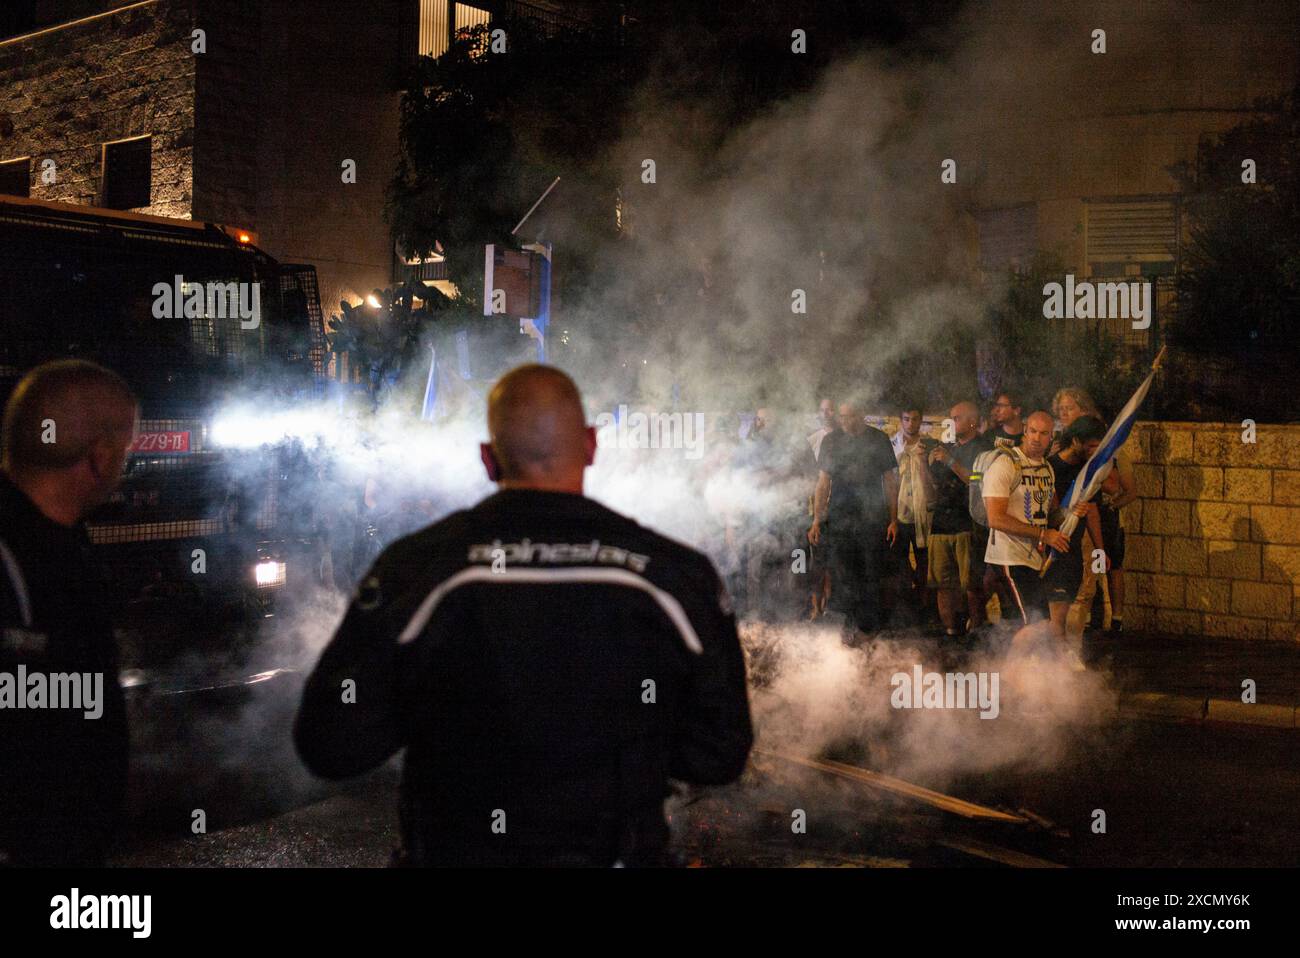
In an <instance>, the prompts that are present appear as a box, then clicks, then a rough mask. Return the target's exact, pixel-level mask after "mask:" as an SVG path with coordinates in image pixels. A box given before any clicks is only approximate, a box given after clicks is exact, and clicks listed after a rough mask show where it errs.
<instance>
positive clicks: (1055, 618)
mask: <svg viewBox="0 0 1300 958" xmlns="http://www.w3.org/2000/svg"><path fill="white" fill-rule="evenodd" d="M1105 435H1106V424H1105V423H1104V422H1102V421H1101V420H1100V419H1098V418H1096V417H1095V416H1080V417H1079V418H1078V419H1076V420H1075V421H1074V422H1072V423H1071V424H1070V426H1069V427H1068V428H1067V429H1066V430H1065V431H1064V432H1063V433H1062V434H1061V451H1060V452H1059V453H1057V454H1056V455H1055V456H1051V457H1050V458H1049V459H1048V460H1047V462H1048V464H1049V465H1050V466H1051V467H1052V472H1053V473H1054V474H1055V476H1056V496H1057V504H1058V506H1059V503H1060V502H1062V501H1064V500H1065V499H1066V497H1067V496H1068V495H1069V492H1070V486H1071V484H1072V483H1073V482H1074V481H1075V479H1076V478H1078V475H1079V473H1080V472H1081V471H1082V470H1083V467H1084V466H1085V465H1087V462H1088V459H1089V458H1090V457H1091V456H1092V454H1093V453H1094V452H1096V451H1097V447H1098V446H1100V445H1101V440H1102V439H1103V438H1105ZM1058 522H1059V519H1058ZM1085 529H1088V530H1090V531H1091V532H1092V533H1093V535H1094V536H1096V538H1094V539H1093V542H1100V541H1101V539H1100V538H1099V537H1100V534H1101V522H1100V519H1099V517H1098V514H1097V506H1096V504H1094V503H1088V504H1087V512H1086V515H1085V516H1084V517H1083V521H1081V522H1079V523H1078V525H1076V526H1075V527H1074V531H1073V532H1072V533H1071V534H1070V551H1069V552H1067V553H1066V554H1065V555H1058V556H1056V557H1055V558H1054V559H1053V561H1052V564H1051V566H1050V567H1049V568H1048V570H1047V573H1046V574H1045V575H1044V576H1043V585H1044V586H1045V587H1046V590H1047V602H1048V609H1049V610H1050V612H1051V616H1052V622H1053V623H1054V624H1055V625H1056V626H1057V628H1058V629H1059V630H1060V631H1061V633H1062V634H1064V633H1065V625H1066V617H1067V616H1068V615H1069V611H1070V603H1072V602H1073V601H1074V599H1075V596H1077V595H1078V593H1079V586H1080V584H1082V582H1083V563H1084V561H1085V558H1086V557H1085V556H1084V554H1083V533H1084V530H1085Z"/></svg>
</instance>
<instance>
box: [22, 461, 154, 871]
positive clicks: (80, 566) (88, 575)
mask: <svg viewBox="0 0 1300 958" xmlns="http://www.w3.org/2000/svg"><path fill="white" fill-rule="evenodd" d="M0 673H2V676H3V677H0V683H3V687H0V863H3V862H4V861H5V860H7V861H8V862H9V863H10V864H11V865H97V864H102V863H103V860H104V857H105V855H106V853H107V851H108V849H109V846H110V844H111V840H112V838H113V833H114V831H115V830H116V828H117V827H118V825H119V823H120V819H121V815H122V806H123V802H124V800H125V795H126V783H127V764H128V759H127V755H128V747H129V736H128V733H127V717H126V700H125V697H124V696H123V693H122V688H121V686H120V685H119V683H118V655H117V644H116V642H115V641H114V638H113V627H112V623H111V621H110V619H109V614H108V602H107V596H106V594H105V592H104V590H103V586H102V582H101V579H100V570H99V568H98V566H97V565H96V563H95V562H94V561H93V560H92V558H91V555H90V542H89V540H88V539H87V538H86V532H85V529H84V528H83V527H82V526H81V525H77V526H75V527H72V528H68V527H65V526H61V525H59V524H58V523H55V522H53V521H52V520H50V519H48V518H47V517H46V516H45V515H44V514H43V513H41V511H40V510H39V509H37V507H36V506H35V504H33V503H32V501H31V500H30V499H29V498H27V496H26V495H24V494H23V492H22V491H21V490H19V489H18V488H17V487H16V486H15V485H14V484H13V482H11V481H10V480H9V478H8V477H6V476H3V475H0ZM37 675H39V676H41V677H43V681H44V682H45V683H46V684H47V687H48V688H53V686H54V683H55V682H56V681H60V684H61V681H62V680H56V678H55V676H61V677H64V678H65V679H66V678H69V677H72V676H74V675H81V676H87V675H90V676H93V675H99V676H101V679H100V681H101V682H102V685H101V694H102V701H101V702H100V703H98V704H99V709H98V713H99V714H98V717H94V718H88V717H87V712H86V709H83V708H66V707H64V708H48V707H46V708H31V707H30V705H32V704H36V702H39V701H40V700H35V701H34V702H28V703H27V704H28V706H29V707H26V708H16V707H15V706H16V704H17V698H16V695H22V694H23V692H24V689H23V688H22V687H21V686H20V684H19V682H18V679H19V677H20V676H22V677H25V678H26V679H27V683H28V685H27V688H28V689H30V688H31V682H32V677H33V676H37ZM15 693H16V695H15ZM11 699H12V701H11ZM45 704H47V705H51V704H54V703H53V702H52V701H46V702H45Z"/></svg>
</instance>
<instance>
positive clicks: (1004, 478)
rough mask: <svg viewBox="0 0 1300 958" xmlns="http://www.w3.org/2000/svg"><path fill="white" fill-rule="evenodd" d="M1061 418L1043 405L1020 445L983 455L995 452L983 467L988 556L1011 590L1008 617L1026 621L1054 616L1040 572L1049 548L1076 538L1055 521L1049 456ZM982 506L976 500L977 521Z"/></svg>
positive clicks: (1064, 548) (1061, 547)
mask: <svg viewBox="0 0 1300 958" xmlns="http://www.w3.org/2000/svg"><path fill="white" fill-rule="evenodd" d="M1054 427H1055V422H1054V421H1053V419H1052V416H1051V414H1050V413H1047V412H1043V411H1042V410H1039V411H1038V412H1035V413H1033V414H1032V415H1030V416H1029V418H1028V419H1026V420H1025V432H1024V438H1023V439H1022V441H1021V445H1020V446H1019V447H1014V446H1012V447H1009V448H1006V447H1000V448H999V449H998V450H995V451H994V452H993V453H984V454H983V455H982V456H981V457H980V458H981V459H983V458H984V457H986V456H990V455H992V456H995V458H994V459H993V461H992V462H991V463H987V462H980V461H979V460H976V465H977V468H980V467H982V469H981V476H980V496H981V498H982V500H983V502H982V511H983V513H984V517H985V524H986V525H987V526H988V528H989V544H988V548H987V550H986V551H985V553H984V561H985V562H987V563H988V564H989V566H990V567H991V568H994V569H996V571H997V574H998V576H999V577H1000V578H1001V579H1002V580H1003V584H1004V585H1005V586H1006V591H1007V593H1008V594H1009V595H1010V597H1011V600H1012V604H1011V607H1010V608H1004V609H1003V617H1004V618H1019V619H1020V620H1021V621H1022V622H1023V623H1024V624H1025V625H1030V624H1032V623H1034V622H1037V621H1041V620H1044V619H1047V618H1048V615H1049V612H1048V605H1047V590H1046V588H1045V586H1044V584H1043V580H1042V578H1041V577H1040V576H1039V572H1040V571H1041V570H1042V568H1043V561H1044V559H1045V557H1046V553H1047V550H1048V549H1049V548H1050V549H1055V550H1057V551H1058V552H1068V551H1069V548H1070V541H1069V539H1067V538H1066V537H1065V536H1063V535H1061V533H1060V531H1059V530H1058V529H1054V528H1052V527H1051V525H1050V515H1051V510H1052V506H1053V496H1054V495H1055V491H1056V480H1055V475H1054V474H1053V472H1052V467H1051V466H1050V465H1049V464H1048V462H1047V460H1046V455H1047V449H1048V447H1049V446H1050V445H1051V443H1052V430H1053V428H1054ZM980 508H981V507H980V506H976V505H975V504H974V503H972V515H973V516H974V517H975V519H976V520H977V521H979V519H980V516H979V515H978V514H977V512H978V511H980Z"/></svg>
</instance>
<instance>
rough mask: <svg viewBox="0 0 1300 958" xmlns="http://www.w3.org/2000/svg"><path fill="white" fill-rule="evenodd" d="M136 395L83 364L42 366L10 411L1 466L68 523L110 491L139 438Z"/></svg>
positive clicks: (18, 391)
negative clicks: (136, 435)
mask: <svg viewBox="0 0 1300 958" xmlns="http://www.w3.org/2000/svg"><path fill="white" fill-rule="evenodd" d="M137 411H138V409H137V405H136V400H135V396H133V395H132V393H131V389H130V387H128V386H127V384H126V382H125V381H123V379H122V378H121V377H120V376H118V375H117V374H116V373H114V372H111V371H110V370H107V369H105V368H104V367H102V366H97V365H95V364H94V363H89V362H86V361H84V360H79V359H65V360H60V361H58V362H53V363H45V364H43V365H41V366H37V367H36V368H35V369H33V370H32V371H31V372H29V373H28V374H27V375H26V376H24V377H23V378H22V379H21V380H20V381H19V383H18V385H17V386H16V387H15V388H14V392H13V395H12V396H10V397H9V403H8V405H6V406H5V413H4V435H3V439H2V440H0V465H2V466H3V468H4V471H5V472H6V473H7V474H8V475H9V477H10V478H11V479H12V480H13V481H14V483H15V484H16V485H18V487H19V488H20V489H22V490H23V491H24V492H25V493H26V494H27V495H28V497H29V498H31V499H32V501H33V502H34V503H35V504H36V506H37V508H39V509H40V510H41V511H42V512H44V513H45V514H46V515H47V516H48V517H49V518H51V519H53V520H54V521H56V522H59V523H62V524H64V525H71V524H72V523H74V522H76V521H77V520H79V519H81V518H83V517H85V516H86V515H88V514H89V513H90V512H91V510H93V509H94V508H95V507H96V506H98V505H99V504H100V503H102V502H104V501H105V500H106V499H107V498H108V497H109V495H110V494H111V493H112V491H113V489H114V487H116V485H117V484H118V482H119V481H120V479H121V478H122V467H123V466H124V465H125V464H126V458H127V455H128V452H129V450H130V447H131V442H132V440H133V438H134V436H135V419H136V414H137Z"/></svg>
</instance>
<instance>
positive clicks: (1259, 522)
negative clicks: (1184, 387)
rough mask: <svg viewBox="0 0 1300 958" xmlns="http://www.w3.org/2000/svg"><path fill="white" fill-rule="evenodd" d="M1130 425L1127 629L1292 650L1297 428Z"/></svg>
mask: <svg viewBox="0 0 1300 958" xmlns="http://www.w3.org/2000/svg"><path fill="white" fill-rule="evenodd" d="M1242 436H1243V429H1242V426H1241V424H1240V423H1153V422H1143V423H1138V424H1137V426H1136V427H1135V429H1134V431H1133V435H1132V437H1131V438H1130V440H1129V443H1128V447H1127V448H1128V451H1129V453H1130V454H1131V455H1132V457H1133V460H1134V463H1135V466H1134V470H1135V473H1136V477H1137V481H1138V491H1139V493H1140V498H1139V499H1138V501H1137V502H1134V503H1133V504H1132V505H1131V506H1129V507H1128V508H1126V509H1125V510H1124V511H1123V513H1122V516H1123V522H1124V527H1125V530H1126V536H1127V543H1128V550H1127V556H1126V559H1125V568H1126V569H1127V570H1128V588H1127V599H1126V609H1125V617H1124V620H1125V627H1126V628H1134V629H1138V628H1140V629H1152V630H1158V631H1162V632H1174V633H1188V634H1204V635H1211V636H1220V637H1229V638H1239V639H1262V638H1269V639H1280V640H1288V641H1295V640H1297V639H1300V457H1298V456H1297V448H1298V446H1297V444H1300V426H1294V425H1291V426H1285V425H1278V426H1273V425H1268V424H1261V425H1259V426H1257V427H1256V435H1255V442H1253V443H1251V442H1243V441H1242Z"/></svg>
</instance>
